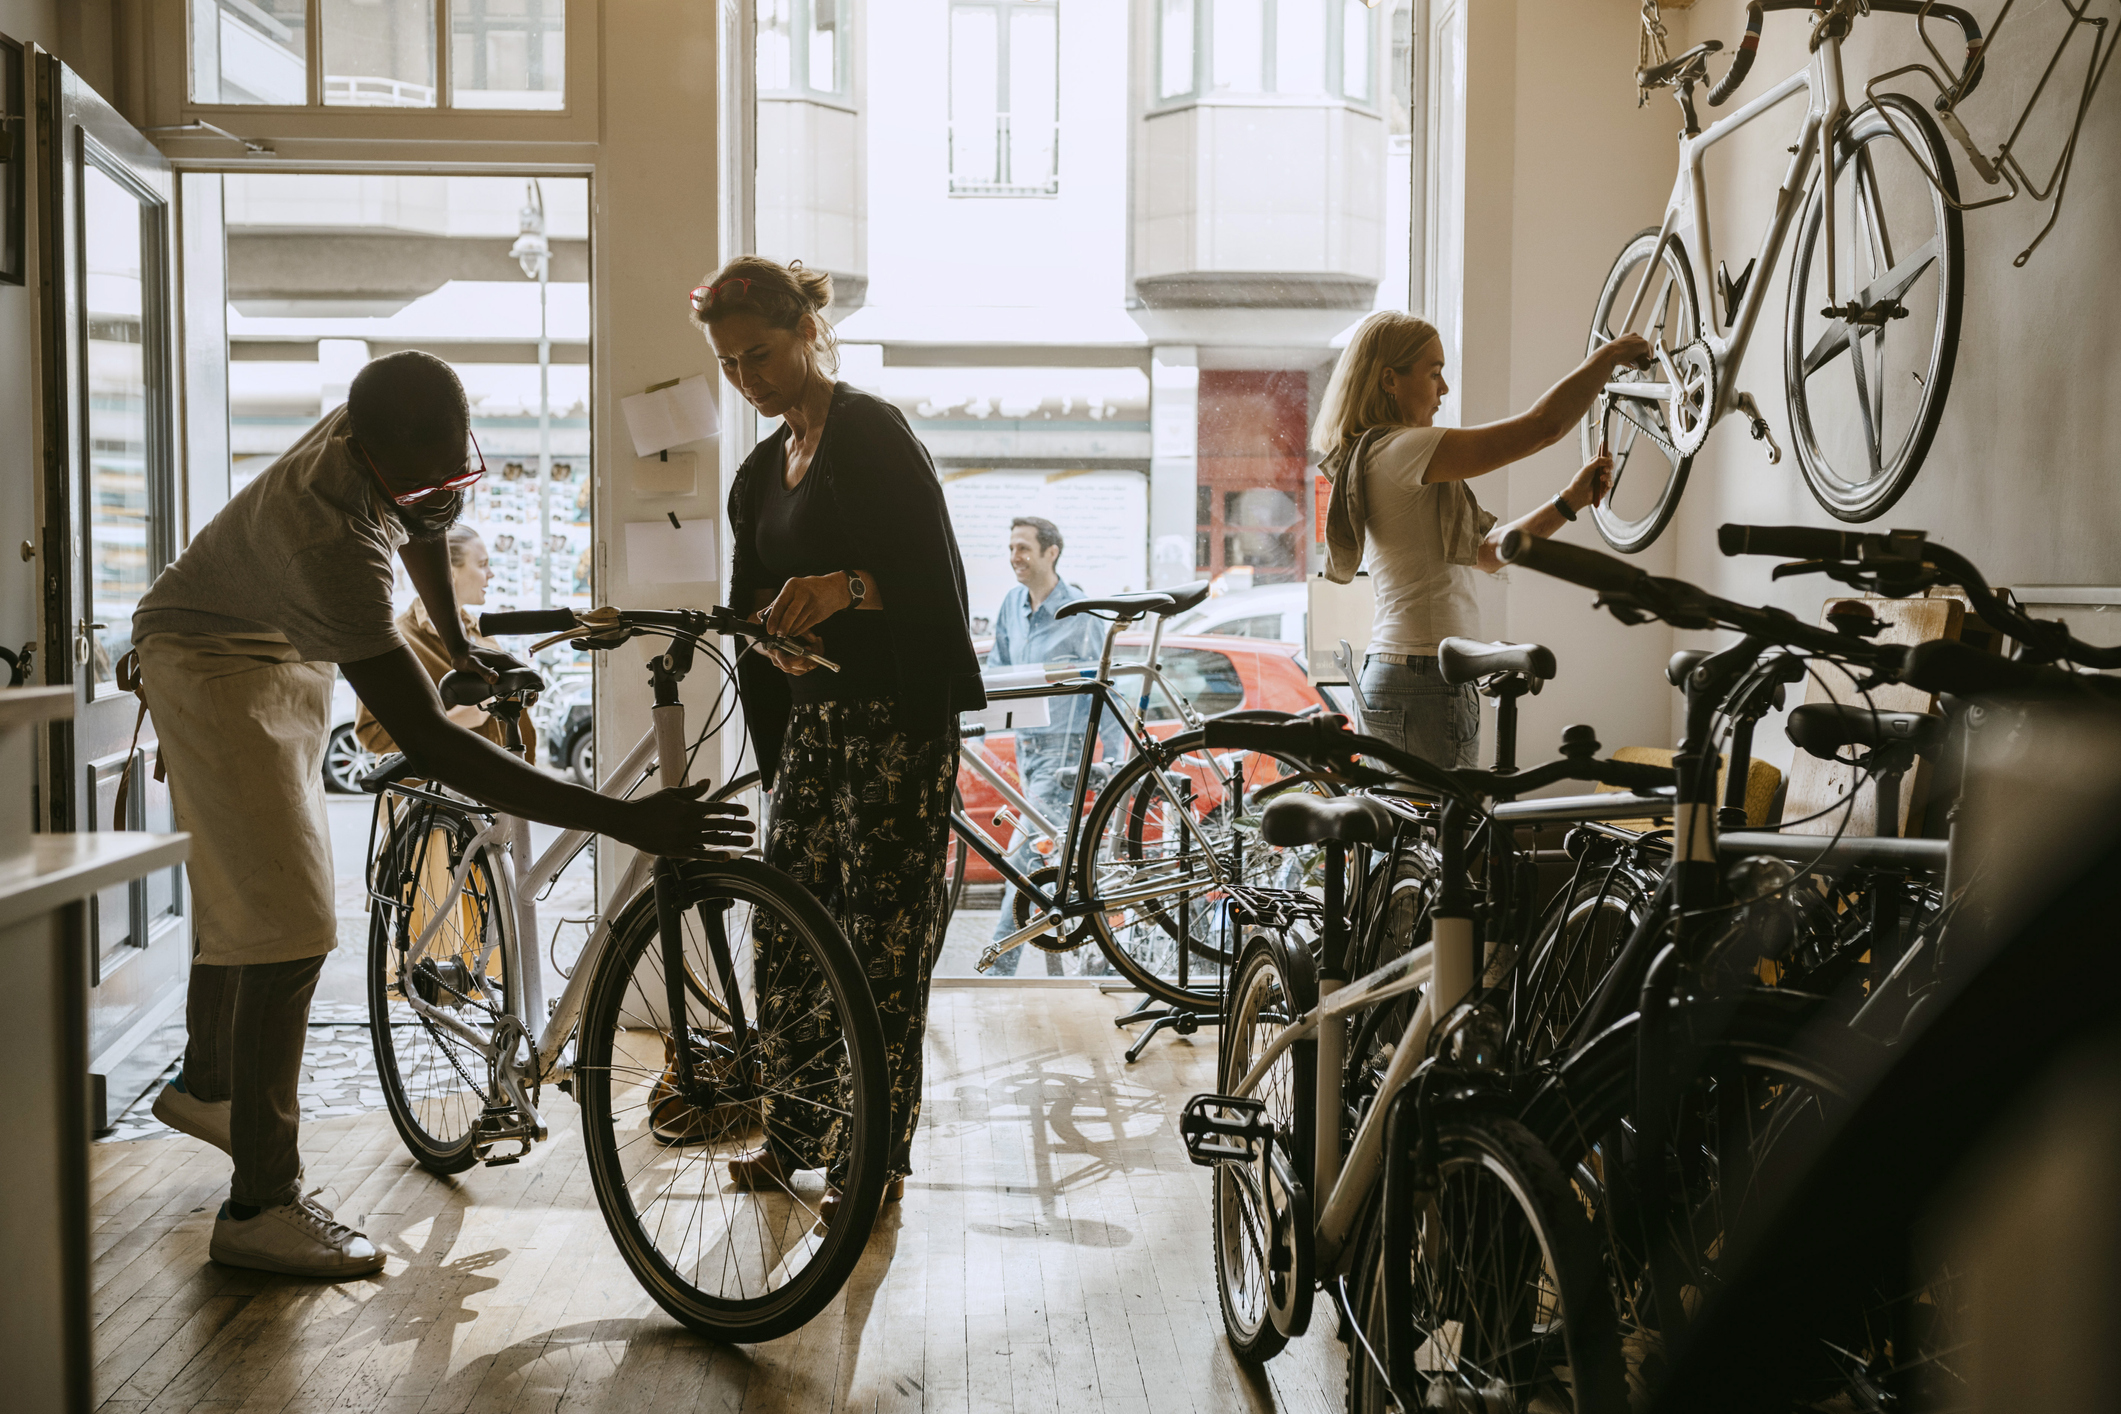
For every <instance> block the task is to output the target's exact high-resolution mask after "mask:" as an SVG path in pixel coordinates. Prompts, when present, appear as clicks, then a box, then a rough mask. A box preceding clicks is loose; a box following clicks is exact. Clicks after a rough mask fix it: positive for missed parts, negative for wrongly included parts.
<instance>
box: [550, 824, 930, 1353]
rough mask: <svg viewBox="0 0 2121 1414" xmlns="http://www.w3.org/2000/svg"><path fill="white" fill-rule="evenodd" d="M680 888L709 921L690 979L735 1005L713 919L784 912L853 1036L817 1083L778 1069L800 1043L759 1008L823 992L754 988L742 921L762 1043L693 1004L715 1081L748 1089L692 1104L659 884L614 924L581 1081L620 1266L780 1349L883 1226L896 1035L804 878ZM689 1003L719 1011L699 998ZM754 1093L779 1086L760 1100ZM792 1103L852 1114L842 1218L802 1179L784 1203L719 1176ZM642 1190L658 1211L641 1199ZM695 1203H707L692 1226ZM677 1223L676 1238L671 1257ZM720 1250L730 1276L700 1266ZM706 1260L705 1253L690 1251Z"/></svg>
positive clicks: (742, 865)
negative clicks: (775, 1054)
mask: <svg viewBox="0 0 2121 1414" xmlns="http://www.w3.org/2000/svg"><path fill="white" fill-rule="evenodd" d="M678 878H679V887H680V889H681V897H680V899H679V903H680V911H681V916H682V917H684V918H685V919H686V920H687V922H688V924H689V925H690V924H693V923H695V922H697V923H698V924H699V925H700V926H699V927H697V928H695V927H694V926H688V927H687V929H686V939H685V942H684V944H683V947H684V955H685V962H686V970H687V972H688V973H692V974H696V975H697V976H698V977H703V978H709V979H716V986H717V987H719V988H720V989H721V990H722V991H723V994H724V995H725V996H726V994H727V989H728V983H727V982H726V981H723V980H721V979H722V978H723V977H724V974H722V973H721V972H720V971H719V969H718V968H717V966H716V964H715V963H714V962H713V961H712V957H713V951H712V949H711V947H710V946H709V945H708V942H707V934H706V933H705V931H704V923H705V920H706V919H707V917H709V916H710V914H711V913H721V912H722V911H723V910H728V911H732V912H733V911H734V910H735V909H736V908H737V907H739V906H742V907H745V908H748V909H750V910H752V911H753V916H754V918H756V915H757V911H758V910H761V909H767V910H771V911H772V916H773V917H775V918H777V919H778V920H779V922H778V924H777V925H775V926H778V927H779V928H780V929H782V930H783V932H784V935H785V937H786V939H787V942H788V946H789V947H790V949H791V955H794V956H801V957H803V958H804V959H806V965H807V966H808V967H810V968H813V969H815V976H816V982H817V984H818V992H817V995H818V996H819V997H820V999H821V1001H822V1003H823V1005H824V1006H825V1007H828V1008H829V1009H830V1012H831V1019H830V1021H829V1022H826V1023H824V1025H823V1026H822V1028H821V1034H824V1035H826V1036H827V1037H832V1036H836V1037H837V1040H830V1039H828V1040H826V1041H825V1042H824V1043H823V1044H822V1045H821V1046H820V1047H819V1048H818V1049H817V1050H816V1051H815V1052H814V1054H811V1055H809V1056H807V1057H806V1058H805V1059H804V1060H803V1061H802V1062H801V1063H800V1064H799V1065H798V1066H797V1067H796V1068H795V1070H794V1071H793V1072H792V1074H793V1076H796V1077H801V1076H803V1075H806V1074H807V1075H809V1076H810V1077H811V1078H810V1079H808V1080H802V1079H789V1078H786V1077H777V1076H776V1075H775V1067H774V1066H773V1065H772V1064H771V1063H770V1062H769V1060H768V1059H767V1056H768V1054H769V1053H770V1051H771V1050H772V1049H773V1048H774V1047H776V1046H778V1045H792V1044H795V1040H794V1038H791V1037H789V1036H786V1035H781V1036H778V1037H776V1038H765V1037H762V1035H761V1029H762V1027H763V1026H764V1024H765V1023H763V1022H762V1020H761V1017H760V1012H759V1010H758V1008H757V997H758V996H759V995H760V993H761V991H762V990H766V991H771V990H773V988H775V987H777V986H791V987H797V988H805V987H807V986H808V985H809V982H808V980H807V979H804V978H802V977H800V976H798V975H796V974H794V973H791V974H788V975H787V976H783V977H780V978H776V979H769V981H768V983H767V984H766V986H765V987H764V988H763V989H762V988H761V986H760V983H759V980H758V979H757V978H756V976H755V975H754V976H751V977H749V978H748V979H747V978H746V976H745V975H744V967H743V964H744V962H745V961H747V960H749V961H751V962H752V963H753V966H754V968H755V965H756V959H755V955H754V954H753V952H752V939H753V936H754V934H753V931H752V928H753V926H754V925H747V926H743V927H741V929H739V928H731V927H729V926H728V923H727V921H726V920H725V922H724V923H723V925H722V926H723V927H724V929H725V942H726V944H727V947H728V954H729V956H730V958H731V961H732V969H731V970H732V971H733V972H735V973H737V976H736V978H735V982H736V987H737V994H738V995H739V997H743V995H744V993H745V992H747V991H748V992H749V993H750V996H749V997H748V998H746V999H745V1010H746V1014H747V1016H748V1018H749V1020H748V1025H749V1027H750V1030H749V1031H748V1032H747V1033H746V1036H747V1037H748V1039H746V1038H744V1037H739V1036H737V1034H736V1033H735V1032H734V1030H733V1028H731V1029H725V1030H723V1031H722V1032H721V1033H720V1035H719V1036H717V1024H718V1023H717V1018H716V1017H715V1015H714V1013H713V1012H712V1010H711V1009H710V1008H708V1007H702V1008H701V1009H700V1015H699V1016H698V1017H697V1018H695V1017H694V1015H693V1013H692V1011H691V1009H690V1005H689V1004H688V1010H687V1015H686V1017H685V1018H684V1023H685V1025H686V1026H687V1027H688V1029H689V1030H690V1031H691V1032H692V1033H693V1036H694V1039H695V1043H696V1044H699V1045H701V1046H702V1048H703V1053H704V1054H709V1055H710V1056H711V1061H710V1064H709V1067H708V1071H707V1074H706V1076H705V1077H704V1081H705V1083H707V1084H708V1085H710V1086H727V1085H732V1084H733V1085H734V1086H735V1095H734V1096H733V1097H732V1098H731V1099H729V1100H726V1101H722V1102H719V1103H716V1104H714V1105H710V1106H706V1107H704V1108H703V1107H701V1106H699V1105H697V1104H695V1103H693V1102H692V1101H690V1100H677V1099H675V1098H674V1097H673V1094H672V1092H671V1089H670V1087H669V1083H668V1082H669V1078H670V1066H671V1062H670V1060H669V1058H668V1057H669V1055H670V1052H671V1037H672V1035H673V1031H672V1029H671V1019H670V1017H669V1015H668V1006H667V1003H666V1000H665V999H666V998H667V996H668V993H667V990H666V989H665V988H664V984H663V980H662V975H661V968H662V954H661V949H660V947H659V946H658V944H659V943H660V940H661V930H660V927H659V925H658V922H657V912H656V902H655V898H654V892H653V889H652V888H651V889H648V890H644V891H643V892H642V893H641V894H640V895H639V896H637V897H636V898H634V899H633V900H632V901H631V902H630V903H629V904H628V905H627V906H626V908H625V909H624V910H623V911H622V912H621V913H620V915H619V918H618V921H617V922H616V923H615V924H614V926H613V928H612V934H611V940H610V942H609V943H608V944H607V946H606V948H605V951H604V953H603V955H602V957H600V958H599V960H598V963H597V971H596V975H595V977H594V979H593V980H592V981H591V983H590V988H589V999H588V1003H587V1005H586V1006H585V1008H584V1010H583V1015H582V1028H581V1037H580V1050H579V1056H580V1058H579V1061H578V1064H577V1067H576V1082H577V1091H578V1095H579V1099H580V1102H581V1106H582V1133H583V1139H584V1143H585V1147H586V1148H587V1150H588V1153H589V1176H590V1184H591V1187H592V1188H593V1189H594V1190H595V1193H596V1197H597V1205H598V1207H599V1208H601V1209H602V1210H603V1213H604V1221H605V1225H606V1226H607V1227H608V1228H609V1229H610V1231H611V1235H612V1240H613V1241H614V1242H615V1243H616V1244H617V1245H618V1248H619V1253H620V1255H621V1256H622V1257H623V1258H624V1259H625V1261H626V1264H627V1266H628V1267H629V1268H630V1269H631V1270H632V1271H633V1274H634V1275H635V1277H636V1278H638V1279H639V1280H640V1282H641V1285H642V1286H643V1287H644V1288H645V1289H646V1290H647V1292H648V1294H649V1296H650V1297H652V1298H653V1299H654V1300H655V1302H656V1304H657V1305H659V1306H661V1307H662V1308H663V1309H664V1310H665V1311H668V1312H669V1313H670V1314H671V1315H672V1316H673V1317H675V1318H676V1319H677V1320H678V1321H679V1322H681V1323H682V1324H684V1325H685V1326H687V1327H689V1328H690V1329H692V1330H695V1331H698V1332H700V1333H701V1334H703V1335H707V1336H711V1337H713V1338H715V1339H718V1340H726V1341H743V1342H754V1341H763V1340H771V1339H774V1338H775V1337H778V1336H782V1335H786V1334H787V1333H788V1332H790V1331H793V1330H796V1329H797V1328H799V1327H800V1326H802V1325H803V1324H804V1323H805V1322H806V1321H808V1320H810V1319H811V1318H812V1317H813V1316H815V1315H816V1314H817V1313H818V1312H820V1311H822V1310H823V1309H824V1308H825V1307H826V1306H827V1305H829V1304H830V1303H831V1302H832V1300H833V1299H834V1297H836V1296H837V1295H838V1294H839V1291H840V1289H841V1287H842V1286H844V1285H845V1283H846V1281H847V1278H848V1277H849V1276H850V1275H851V1274H852V1273H853V1271H854V1268H855V1264H856V1263H857V1262H858V1261H859V1260H860V1259H861V1255H862V1249H863V1245H864V1244H865V1243H866V1242H867V1240H868V1237H869V1233H870V1230H871V1227H872V1226H873V1225H874V1223H875V1220H876V1215H877V1210H878V1207H879V1206H880V1204H881V1202H882V1199H883V1191H884V1184H885V1180H886V1166H887V1164H888V1163H889V1159H890V1155H889V1149H890V1141H889V1133H888V1131H889V1126H890V1118H889V1117H890V1098H889V1097H890V1075H889V1071H888V1068H887V1066H888V1062H887V1058H886V1056H885V1052H884V1038H883V1028H882V1024H881V1022H880V1021H879V1020H878V1017H877V1011H876V1003H875V1000H874V999H873V998H872V996H871V994H870V991H869V983H868V978H867V976H866V975H865V973H864V971H863V968H862V966H861V963H860V961H859V960H858V959H857V958H856V957H855V954H854V950H853V948H852V947H851V946H850V945H849V944H848V942H847V940H846V937H845V935H844V934H842V933H841V931H840V928H839V925H838V924H837V923H835V922H834V921H833V920H832V917H831V915H829V914H828V913H826V912H825V909H824V907H823V905H821V904H819V903H818V901H817V900H816V899H815V898H814V897H812V896H811V894H810V893H809V892H808V891H807V890H805V889H804V888H803V887H802V886H801V885H799V884H797V883H796V882H795V881H794V880H793V879H790V878H789V877H788V876H787V875H786V874H784V873H782V872H781V871H779V870H778V869H774V868H772V867H771V866H769V865H767V864H764V863H761V862H759V861H757V860H750V859H733V860H723V861H718V862H714V863H687V864H683V865H681V866H680V867H679V874H678ZM644 964H645V966H644ZM644 977H645V980H644ZM791 979H793V980H791ZM687 994H688V996H690V997H691V998H692V999H693V1000H694V1001H698V1000H701V997H700V994H699V989H698V988H696V987H693V988H688V989H687ZM726 1014H727V1013H726V1012H725V1013H724V1015H725V1016H726ZM805 1015H806V1016H807V1015H810V1013H806V1014H805ZM659 1017H660V1019H659ZM747 1077H748V1079H747ZM747 1089H749V1090H753V1091H755V1090H764V1091H766V1092H767V1093H766V1094H765V1095H763V1096H757V1095H747ZM821 1094H829V1095H830V1096H832V1097H833V1098H834V1099H836V1100H840V1101H841V1102H840V1103H837V1104H830V1103H827V1102H826V1101H823V1100H820V1099H819V1098H817V1097H818V1096H819V1095H821ZM842 1097H843V1098H842ZM781 1104H788V1105H789V1106H790V1107H791V1108H790V1114H796V1113H799V1112H800V1107H804V1106H807V1107H810V1108H811V1109H819V1108H823V1109H831V1110H836V1111H837V1112H838V1114H839V1116H840V1118H839V1121H838V1123H837V1125H836V1126H835V1128H836V1132H837V1136H838V1137H837V1139H836V1140H832V1141H828V1142H834V1143H836V1144H837V1146H838V1147H837V1153H838V1155H839V1156H840V1157H841V1158H843V1160H844V1170H843V1172H844V1177H843V1178H842V1179H841V1183H840V1187H841V1190H842V1193H843V1195H844V1196H843V1201H842V1202H841V1204H840V1206H839V1210H838V1213H837V1215H836V1216H835V1217H834V1218H833V1219H832V1220H831V1221H830V1222H825V1221H824V1220H823V1219H822V1218H821V1217H819V1215H818V1213H817V1210H816V1209H817V1205H816V1204H815V1203H813V1202H811V1201H809V1199H808V1197H807V1194H808V1188H809V1185H808V1184H807V1182H804V1181H802V1180H800V1178H799V1177H798V1179H797V1181H795V1182H791V1183H789V1184H786V1185H782V1186H781V1187H780V1188H778V1189H777V1190H776V1191H772V1192H742V1191H734V1190H725V1189H722V1188H720V1186H719V1184H718V1183H717V1181H716V1178H715V1168H716V1165H717V1164H719V1163H721V1162H723V1161H724V1160H726V1159H727V1158H729V1157H731V1156H733V1154H734V1153H735V1152H736V1151H737V1150H738V1149H739V1148H743V1147H748V1145H749V1142H751V1141H755V1140H756V1139H757V1137H758V1136H759V1134H760V1133H761V1131H762V1129H763V1127H764V1126H765V1125H767V1124H770V1123H771V1118H770V1117H771V1116H772V1115H773V1114H774V1113H776V1112H777V1107H778V1106H779V1105H781ZM673 1108H675V1109H677V1110H678V1111H679V1112H678V1113H677V1114H675V1115H673V1113H672V1111H673ZM629 1164H631V1165H632V1167H631V1169H629ZM688 1169H694V1170H695V1171H696V1172H697V1174H698V1178H699V1181H698V1183H697V1184H696V1186H697V1188H698V1189H699V1192H698V1193H697V1194H696V1195H695V1194H691V1193H681V1192H678V1191H677V1187H678V1181H679V1179H680V1178H682V1177H684V1176H685V1175H686V1173H687V1170H688ZM819 1186H820V1187H821V1186H822V1181H821V1182H820V1185H819ZM710 1189H713V1190H715V1191H712V1192H710V1191H708V1190H710ZM637 1193H638V1194H640V1195H641V1197H642V1199H643V1200H645V1201H637V1199H636V1194H637ZM695 1197H696V1198H697V1201H696V1202H693V1203H692V1205H691V1210H690V1211H689V1212H685V1213H682V1214H681V1215H679V1214H678V1209H679V1208H681V1207H682V1206H683V1205H684V1204H685V1203H687V1202H688V1201H689V1200H691V1199H693V1198H695ZM673 1215H676V1216H675V1217H674V1216H673ZM673 1220H674V1221H675V1223H676V1231H675V1234H674V1235H673V1236H670V1237H669V1239H668V1242H669V1249H668V1250H666V1240H665V1239H666V1233H669V1232H670V1231H671V1224H672V1222H673ZM812 1239H814V1240H812ZM725 1241H726V1243H727V1246H726V1247H723V1246H720V1244H722V1243H723V1242H725ZM769 1246H770V1247H771V1248H772V1249H773V1250H772V1251H770V1252H769V1251H768V1250H767V1249H768V1247H769ZM716 1252H719V1256H718V1258H717V1260H720V1261H721V1263H722V1266H721V1269H720V1271H719V1272H703V1271H702V1269H701V1266H700V1262H702V1261H704V1260H706V1259H707V1257H708V1254H710V1253H716ZM693 1253H696V1254H698V1257H697V1258H696V1259H695V1258H693V1257H691V1256H689V1255H688V1254H693ZM753 1257H756V1258H757V1261H756V1262H755V1263H754V1262H751V1261H750V1259H751V1258H753ZM740 1259H741V1260H740ZM732 1267H733V1268H734V1269H733V1270H732ZM706 1283H712V1286H711V1288H710V1286H709V1285H708V1284H706Z"/></svg>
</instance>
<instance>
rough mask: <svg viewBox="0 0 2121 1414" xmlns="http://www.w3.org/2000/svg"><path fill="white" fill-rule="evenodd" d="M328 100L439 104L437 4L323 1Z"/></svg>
mask: <svg viewBox="0 0 2121 1414" xmlns="http://www.w3.org/2000/svg"><path fill="white" fill-rule="evenodd" d="M323 15H324V26H323V28H324V102H325V104H326V105H327V106H331V107H348V108H432V107H434V106H435V11H434V0H324V4H323Z"/></svg>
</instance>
